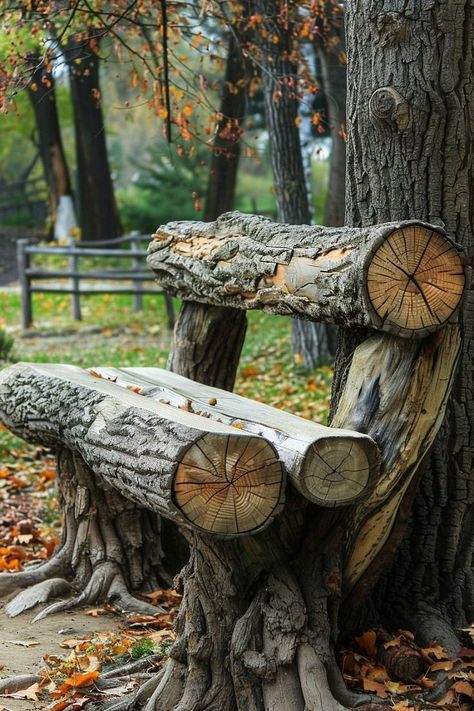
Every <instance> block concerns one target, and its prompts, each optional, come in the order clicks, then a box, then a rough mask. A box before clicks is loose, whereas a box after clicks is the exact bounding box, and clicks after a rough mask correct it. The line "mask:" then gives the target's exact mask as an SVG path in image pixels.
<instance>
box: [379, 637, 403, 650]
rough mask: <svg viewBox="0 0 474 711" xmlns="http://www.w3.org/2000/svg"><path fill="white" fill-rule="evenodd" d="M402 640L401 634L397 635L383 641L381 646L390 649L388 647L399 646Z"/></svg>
mask: <svg viewBox="0 0 474 711" xmlns="http://www.w3.org/2000/svg"><path fill="white" fill-rule="evenodd" d="M401 641H402V635H399V636H398V637H395V639H390V640H389V641H388V642H385V644H384V646H383V648H384V649H390V647H399V646H400V644H401Z"/></svg>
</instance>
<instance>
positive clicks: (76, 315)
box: [68, 239, 82, 321]
mask: <svg viewBox="0 0 474 711" xmlns="http://www.w3.org/2000/svg"><path fill="white" fill-rule="evenodd" d="M68 246H69V247H70V248H71V249H76V247H77V244H76V240H75V239H71V240H70V242H69V245H68ZM68 267H69V272H70V273H71V274H74V273H75V274H76V276H71V289H72V293H71V303H72V317H73V319H74V321H82V314H81V294H80V278H79V277H78V276H77V272H78V271H79V256H78V255H77V254H70V255H69V257H68Z"/></svg>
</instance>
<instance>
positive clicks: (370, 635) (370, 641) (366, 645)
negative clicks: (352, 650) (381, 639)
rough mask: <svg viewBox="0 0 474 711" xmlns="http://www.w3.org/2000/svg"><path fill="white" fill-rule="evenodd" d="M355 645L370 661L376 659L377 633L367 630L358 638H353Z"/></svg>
mask: <svg viewBox="0 0 474 711" xmlns="http://www.w3.org/2000/svg"><path fill="white" fill-rule="evenodd" d="M355 641H356V644H357V646H358V647H359V649H360V650H361V651H362V652H364V654H366V655H367V656H368V657H370V658H371V659H376V657H377V644H376V642H377V633H376V632H375V630H368V631H367V632H364V634H361V635H360V637H356V638H355Z"/></svg>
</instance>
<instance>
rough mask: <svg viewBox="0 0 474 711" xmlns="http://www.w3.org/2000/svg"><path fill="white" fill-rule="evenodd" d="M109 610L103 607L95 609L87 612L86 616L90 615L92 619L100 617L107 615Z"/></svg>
mask: <svg viewBox="0 0 474 711" xmlns="http://www.w3.org/2000/svg"><path fill="white" fill-rule="evenodd" d="M106 612H108V610H105V609H104V608H103V607H95V608H94V609H93V610H86V611H85V613H84V614H85V615H90V617H99V615H105V614H106Z"/></svg>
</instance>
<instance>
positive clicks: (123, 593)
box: [0, 450, 166, 621]
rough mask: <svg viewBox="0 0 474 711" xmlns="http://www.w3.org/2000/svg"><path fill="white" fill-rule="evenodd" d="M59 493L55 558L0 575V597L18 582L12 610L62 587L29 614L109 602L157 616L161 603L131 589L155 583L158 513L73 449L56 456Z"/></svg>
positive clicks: (158, 554)
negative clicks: (113, 486) (110, 481)
mask: <svg viewBox="0 0 474 711" xmlns="http://www.w3.org/2000/svg"><path fill="white" fill-rule="evenodd" d="M58 475H59V476H58V482H59V493H60V498H61V503H62V508H63V509H64V512H65V513H64V531H63V542H62V545H61V547H60V549H59V550H58V551H57V553H55V555H54V556H53V558H51V560H49V561H48V562H47V563H44V564H43V565H39V566H36V567H34V568H32V569H30V570H25V571H23V572H20V573H3V574H1V575H0V596H2V595H6V594H9V593H10V592H13V591H14V590H16V589H18V588H28V589H27V590H24V591H23V592H20V593H19V594H18V595H17V596H16V597H15V598H14V599H13V600H11V601H10V602H9V603H8V605H7V607H6V613H7V615H9V616H11V617H14V616H16V615H19V614H20V613H21V612H24V611H25V610H28V609H30V608H32V607H34V606H35V605H37V604H39V603H43V602H48V601H49V600H51V599H52V598H55V597H58V596H59V595H62V594H64V593H66V592H71V591H75V592H76V594H75V595H74V596H73V597H71V598H69V599H66V600H59V601H57V602H54V603H52V604H50V605H48V606H47V607H46V608H45V609H43V610H41V612H40V613H39V614H38V615H36V617H35V618H34V621H38V620H41V619H44V618H45V617H47V616H48V615H50V614H52V613H54V612H60V611H64V610H70V609H72V608H74V607H77V606H78V605H83V604H101V603H102V602H105V601H107V602H109V603H110V604H112V605H113V606H114V607H115V608H117V609H118V610H120V611H131V612H137V613H140V614H147V615H156V614H159V613H163V612H165V610H164V609H163V608H161V607H155V606H153V605H151V604H150V603H148V602H146V601H144V600H140V599H139V598H137V597H135V596H134V594H133V593H134V592H135V591H138V590H140V589H142V588H143V587H144V586H145V585H146V586H147V589H155V588H157V587H159V586H160V584H161V583H162V581H163V578H164V577H166V576H165V575H163V576H160V572H161V571H162V569H163V568H162V558H163V552H162V549H161V541H160V524H159V520H158V518H157V517H156V516H155V515H154V514H152V513H150V512H149V511H146V510H144V509H142V508H139V507H138V506H136V505H135V504H134V503H133V502H130V501H128V500H127V499H125V498H124V497H123V496H122V495H121V494H120V493H119V492H118V491H115V490H114V489H111V488H110V487H108V486H107V485H106V484H105V483H103V482H101V480H100V478H99V477H97V476H96V475H94V474H93V473H92V472H91V470H90V469H89V467H88V466H87V465H86V464H85V462H84V461H83V460H82V459H81V458H80V457H79V456H77V455H73V454H72V453H71V452H68V451H66V450H63V451H61V452H60V453H59V455H58Z"/></svg>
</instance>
